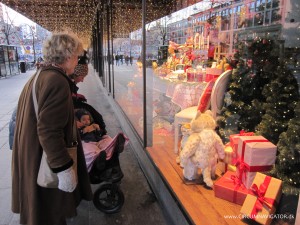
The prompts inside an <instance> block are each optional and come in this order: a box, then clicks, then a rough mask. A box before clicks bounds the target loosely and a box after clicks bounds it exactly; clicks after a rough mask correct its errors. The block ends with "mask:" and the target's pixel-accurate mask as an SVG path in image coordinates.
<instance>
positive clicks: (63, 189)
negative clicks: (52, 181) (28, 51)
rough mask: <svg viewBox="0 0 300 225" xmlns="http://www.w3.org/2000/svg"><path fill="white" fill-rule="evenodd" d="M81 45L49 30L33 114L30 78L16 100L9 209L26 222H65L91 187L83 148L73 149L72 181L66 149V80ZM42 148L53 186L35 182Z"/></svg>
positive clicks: (70, 110)
mask: <svg viewBox="0 0 300 225" xmlns="http://www.w3.org/2000/svg"><path fill="white" fill-rule="evenodd" d="M82 51H83V47H82V43H81V41H80V40H79V39H78V37H77V36H76V35H74V34H72V33H54V34H53V35H52V36H51V37H50V38H49V39H48V40H47V41H46V42H45V43H44V46H43V54H44V60H45V62H44V65H43V67H42V68H41V72H40V75H39V77H38V78H37V80H36V85H35V89H36V90H35V91H36V96H37V105H38V114H37V116H36V114H35V108H34V103H33V96H32V87H33V81H34V77H35V76H36V74H35V75H34V76H33V77H32V78H31V79H29V81H28V82H27V84H26V85H25V86H24V89H23V91H22V93H21V95H20V98H19V102H18V111H17V120H16V130H15V136H14V145H13V157H12V211H13V212H14V213H19V214H20V223H21V224H27V225H65V224H66V218H68V217H74V216H75V215H76V207H77V206H78V205H79V203H80V201H81V200H82V199H85V200H91V199H92V191H91V187H90V182H89V178H88V173H87V169H86V165H85V159H84V154H83V150H82V146H81V144H80V142H78V143H79V145H78V147H77V176H78V177H77V179H76V175H75V173H76V172H75V170H74V169H73V167H72V165H73V160H72V158H71V157H70V155H69V154H68V151H67V147H70V146H72V136H73V135H72V128H73V124H74V107H73V102H72V93H71V85H72V81H71V79H70V78H69V75H71V74H72V73H73V72H74V68H75V66H76V65H77V62H78V56H79V55H80V54H81V52H82ZM43 151H44V152H45V153H46V155H47V157H48V164H49V166H50V168H51V169H52V171H53V172H54V173H56V174H57V177H58V188H44V187H41V186H39V185H38V184H37V176H38V171H39V167H40V163H41V157H42V153H43Z"/></svg>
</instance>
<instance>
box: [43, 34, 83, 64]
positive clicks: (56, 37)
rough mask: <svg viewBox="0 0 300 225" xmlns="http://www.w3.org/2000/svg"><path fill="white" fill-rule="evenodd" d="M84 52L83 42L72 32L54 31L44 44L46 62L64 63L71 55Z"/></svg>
mask: <svg viewBox="0 0 300 225" xmlns="http://www.w3.org/2000/svg"><path fill="white" fill-rule="evenodd" d="M82 52H83V45H82V42H81V41H80V39H79V38H78V37H77V35H76V34H74V33H72V32H60V33H53V34H52V35H51V36H50V37H49V38H48V39H47V40H46V41H45V42H44V44H43V56H44V60H45V62H46V63H54V64H63V63H65V62H66V61H67V59H68V58H69V57H71V56H73V55H75V54H77V55H80V53H82Z"/></svg>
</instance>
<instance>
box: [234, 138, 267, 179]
mask: <svg viewBox="0 0 300 225" xmlns="http://www.w3.org/2000/svg"><path fill="white" fill-rule="evenodd" d="M251 142H269V141H268V140H267V139H262V140H244V141H243V145H242V155H241V157H238V159H237V160H236V161H235V162H234V164H235V166H236V167H238V169H239V178H240V179H242V178H243V176H245V179H246V176H247V174H246V172H258V171H267V170H270V169H271V168H272V167H273V166H272V165H265V166H249V165H248V164H246V163H245V161H244V157H245V150H246V144H247V143H251Z"/></svg>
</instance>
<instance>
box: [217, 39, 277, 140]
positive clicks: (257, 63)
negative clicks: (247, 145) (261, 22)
mask: <svg viewBox="0 0 300 225" xmlns="http://www.w3.org/2000/svg"><path fill="white" fill-rule="evenodd" d="M275 49H276V48H274V42H273V41H272V40H267V39H262V38H256V39H255V40H254V41H253V42H250V41H244V42H240V43H239V44H238V48H237V52H236V54H235V55H234V61H235V62H237V67H236V68H235V69H234V70H233V72H232V76H231V80H230V81H229V88H228V93H227V95H228V96H229V97H228V98H225V107H224V108H223V110H222V115H221V117H220V118H219V119H218V121H217V123H218V126H219V134H220V136H221V137H222V139H223V141H224V142H228V139H229V135H231V134H236V133H239V131H240V130H244V131H254V130H255V127H256V126H257V124H259V123H260V122H261V118H262V115H263V114H264V111H263V108H262V104H261V103H262V102H265V96H263V95H262V90H263V87H264V86H265V84H267V83H268V82H269V81H270V78H271V77H272V74H271V73H272V72H273V71H274V69H272V67H275V66H276V62H277V60H274V59H276V58H278V56H277V57H276V55H277V53H276V51H275Z"/></svg>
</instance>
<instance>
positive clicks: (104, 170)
mask: <svg viewBox="0 0 300 225" xmlns="http://www.w3.org/2000/svg"><path fill="white" fill-rule="evenodd" d="M77 106H78V105H77ZM75 115H76V118H77V120H78V122H77V127H78V128H79V132H80V136H81V140H82V147H83V151H84V155H85V159H86V164H87V169H88V172H89V177H90V182H91V184H99V187H98V188H97V190H96V191H95V192H94V197H93V203H94V205H95V207H96V208H97V209H99V210H100V211H102V212H104V213H107V214H111V213H116V212H118V211H120V209H121V208H122V206H123V204H124V194H123V192H122V190H121V189H120V185H119V184H120V182H121V179H122V178H123V176H124V175H123V172H122V170H121V167H120V162H119V154H120V153H121V152H122V151H123V149H124V146H125V145H126V143H127V142H128V139H127V138H126V136H125V135H124V134H123V133H119V134H117V135H116V136H115V137H114V138H111V137H110V136H108V135H107V134H106V133H107V132H106V129H105V123H104V121H103V118H102V116H101V114H100V113H98V112H97V111H96V110H95V109H94V108H93V107H92V106H90V105H89V104H87V103H83V102H82V103H81V104H80V108H79V109H76V110H75Z"/></svg>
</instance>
